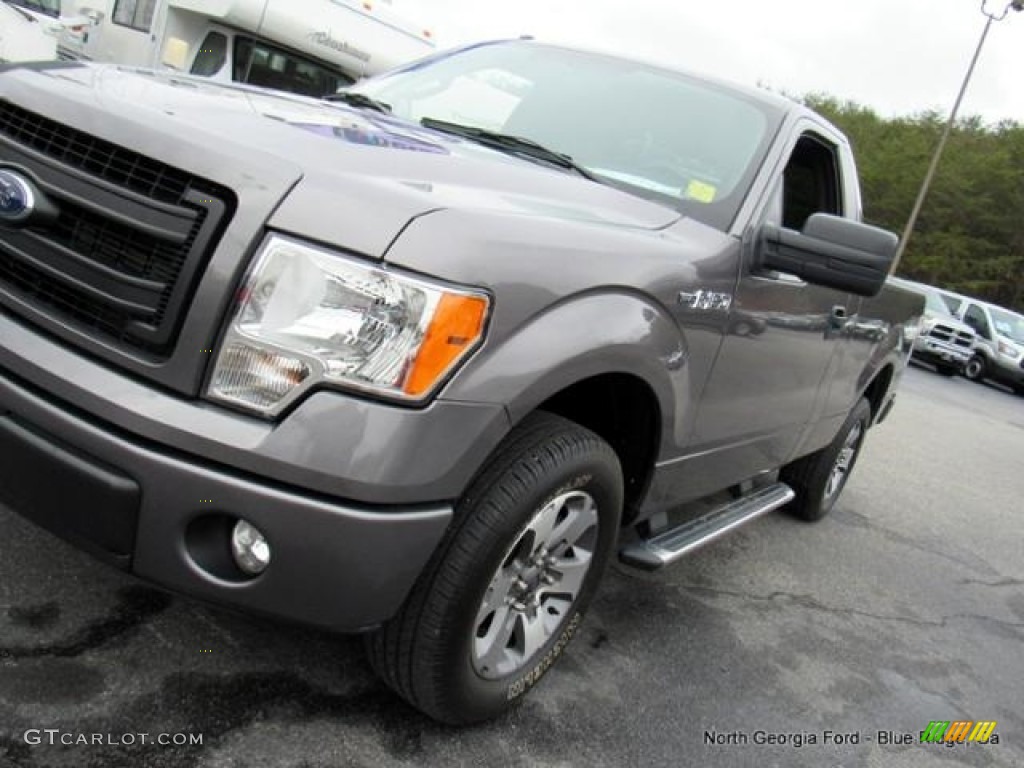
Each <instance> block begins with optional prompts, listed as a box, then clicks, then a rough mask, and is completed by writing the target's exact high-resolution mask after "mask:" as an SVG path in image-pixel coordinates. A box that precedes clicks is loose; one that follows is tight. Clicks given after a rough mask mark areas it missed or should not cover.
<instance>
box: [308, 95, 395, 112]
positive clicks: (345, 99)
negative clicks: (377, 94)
mask: <svg viewBox="0 0 1024 768" xmlns="http://www.w3.org/2000/svg"><path fill="white" fill-rule="evenodd" d="M324 101H340V102H342V103H343V104H348V105H349V106H350V107H359V108H360V109H372V110H373V111H374V112H382V113H384V114H385V115H389V114H391V105H390V104H385V103H384V102H383V101H377V100H376V99H373V98H370V97H369V96H367V95H366V94H365V93H355V92H353V91H338V92H337V93H332V94H329V95H327V96H324Z"/></svg>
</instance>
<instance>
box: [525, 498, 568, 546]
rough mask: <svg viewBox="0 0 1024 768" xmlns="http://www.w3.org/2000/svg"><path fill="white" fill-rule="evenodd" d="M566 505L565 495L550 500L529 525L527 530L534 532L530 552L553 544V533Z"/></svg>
mask: <svg viewBox="0 0 1024 768" xmlns="http://www.w3.org/2000/svg"><path fill="white" fill-rule="evenodd" d="M564 505H565V497H562V496H560V497H558V498H557V499H554V500H553V501H551V502H549V503H548V504H547V506H545V507H544V508H543V509H542V510H541V511H540V512H539V513H538V514H537V515H536V517H534V518H533V520H532V521H531V522H530V524H529V525H528V526H527V530H528V531H531V532H532V533H533V546H532V548H531V551H530V554H533V553H535V552H537V550H539V549H541V547H544V548H545V549H546V548H547V547H549V546H550V545H551V541H552V534H553V532H554V530H555V525H556V524H557V522H558V517H559V514H560V513H561V511H562V508H563V507H564Z"/></svg>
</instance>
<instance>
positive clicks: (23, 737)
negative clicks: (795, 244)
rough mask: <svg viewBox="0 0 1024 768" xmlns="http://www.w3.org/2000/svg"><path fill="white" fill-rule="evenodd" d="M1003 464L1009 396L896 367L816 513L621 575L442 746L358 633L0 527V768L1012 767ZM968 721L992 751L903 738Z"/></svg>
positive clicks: (1008, 502) (1018, 632)
mask: <svg viewBox="0 0 1024 768" xmlns="http://www.w3.org/2000/svg"><path fill="white" fill-rule="evenodd" d="M1022 449H1024V398H1021V397H1017V396H1014V395H1013V394H1011V393H1009V392H1008V391H1005V390H1002V389H999V388H996V387H993V386H979V385H976V384H972V383H970V382H967V381H966V380H964V379H946V378H942V377H940V376H937V375H936V374H934V373H932V372H931V371H929V370H925V369H916V368H912V369H911V370H909V371H908V374H907V377H906V379H905V381H904V385H903V387H902V390H901V395H900V398H899V400H898V402H897V405H896V408H895V410H894V411H893V413H892V415H891V417H890V419H889V421H888V422H886V423H885V424H884V425H882V426H881V427H879V428H878V429H876V430H873V431H872V432H871V433H870V434H869V438H868V443H867V445H866V447H865V453H864V454H863V456H862V458H861V461H860V464H859V466H858V467H857V471H856V473H855V475H854V477H853V478H852V480H851V482H850V484H849V485H848V487H847V489H846V492H845V494H844V496H843V498H842V499H841V501H840V503H839V506H838V509H837V510H836V511H835V512H834V513H833V514H832V515H831V516H830V517H829V518H827V519H826V520H824V521H823V522H821V523H818V524H810V525H809V524H806V523H800V522H798V521H796V520H793V519H791V518H789V517H787V516H786V515H784V514H775V515H770V516H768V517H765V518H762V519H760V520H757V521H756V522H754V523H752V524H750V525H748V526H746V527H745V528H743V529H741V530H740V531H738V532H736V533H734V534H732V535H731V536H730V537H727V538H725V539H723V540H721V541H719V542H716V543H714V544H712V545H710V546H708V547H706V548H705V549H703V550H700V551H699V552H697V553H696V554H694V555H692V556H691V557H689V558H688V559H687V560H685V561H684V562H682V563H681V564H679V565H677V566H675V567H673V568H671V569H669V570H666V571H663V572H660V573H656V574H642V573H637V572H635V571H631V570H629V569H625V568H622V567H620V566H616V567H615V568H614V569H613V570H612V571H611V572H610V573H609V574H608V577H607V578H606V580H605V583H604V585H603V588H602V591H601V593H600V595H599V597H598V599H597V601H596V604H595V606H594V607H593V609H592V610H591V612H590V614H589V616H588V617H587V620H586V622H585V624H584V627H583V629H582V630H581V632H580V634H579V635H578V637H577V639H576V641H575V642H574V643H573V645H572V646H571V647H570V649H569V651H568V652H567V654H566V655H565V656H563V658H562V660H561V661H560V662H559V663H558V665H556V666H555V668H554V669H553V670H552V671H551V672H550V673H549V675H548V676H547V678H546V679H545V680H544V682H542V683H541V684H540V685H539V686H538V687H537V688H536V689H535V690H534V691H533V692H532V693H531V695H530V696H529V697H527V700H526V702H525V704H524V705H523V706H522V707H521V708H520V709H518V710H517V711H516V712H515V713H513V714H512V715H510V716H508V717H506V718H504V719H502V720H499V721H497V722H494V723H490V724H487V725H484V726H480V727H476V728H471V729H462V730H458V729H451V728H444V727H441V726H438V725H436V724H434V723H432V722H431V721H429V720H427V719H425V718H424V717H422V716H420V715H419V714H417V713H416V712H415V711H414V710H412V709H411V708H409V707H407V706H405V705H404V704H403V703H401V702H400V701H399V700H398V699H396V698H395V697H393V696H392V695H391V694H389V693H388V692H387V690H386V689H385V688H384V687H383V686H382V685H380V684H379V683H377V682H376V680H375V679H374V678H373V676H372V675H371V673H370V671H369V669H368V667H367V665H366V664H365V662H364V660H363V657H362V651H361V644H360V642H359V640H358V639H355V638H338V637H334V636H331V635H329V634H325V633H321V632H316V631H310V630H307V629H302V628H297V627H293V626H288V625H281V624H277V623H273V622H269V621H265V620H260V619H254V618H249V617H245V616H239V615H235V614H231V613H227V612H222V611H219V610H216V609H213V608H209V607H205V606H200V605H197V604H195V603H192V602H189V601H187V600H183V599H179V598H174V597H170V596H167V595H166V594H164V593H163V592H160V591H158V590H155V589H152V588H150V587H148V586H146V585H144V584H142V583H140V582H138V581H137V580H135V579H133V578H131V577H129V576H126V575H124V574H121V573H119V572H117V571H114V570H111V569H109V568H107V567H106V566H104V565H101V564H99V563H97V562H95V561H93V560H92V559H91V558H89V557H88V556H87V555H84V554H82V553H80V552H78V551H76V550H74V549H73V548H71V547H70V546H68V545H66V544H64V543H63V542H60V541H59V540H57V539H55V538H53V537H52V536H50V535H49V534H47V533H44V532H42V531H40V530H38V529H36V528H34V527H33V526H32V525H30V524H29V523H27V522H25V521H23V520H22V519H21V518H19V517H17V516H15V515H14V514H12V513H11V512H9V511H7V510H5V509H3V508H0V766H2V768H8V766H18V767H19V768H20V767H25V768H28V767H32V768H40V767H42V766H47V767H49V766H54V767H56V766H74V767H75V768H99V767H100V766H103V767H106V766H111V767H112V768H121V767H123V768H141V767H143V766H157V767H159V768H186V767H188V768H192V767H193V766H195V767H197V768H215V767H217V768H219V767H223V768H229V767H230V768H236V767H237V768H243V767H244V768H257V767H259V766H287V767H289V768H300V767H307V766H324V767H325V768H326V767H330V768H335V767H337V768H341V767H342V766H346V767H348V766H457V765H467V766H587V768H596V767H598V766H616V767H618V766H626V765H630V766H636V767H637V768H639V767H640V766H644V767H646V766H718V765H722V766H747V765H749V766H787V767H788V766H814V768H819V767H820V766H879V767H881V766H885V767H886V768H889V766H896V767H897V768H899V767H901V766H931V765H938V766H954V765H969V766H983V765H984V766H989V765H994V766H1020V765H1024V685H1022V682H1024V651H1022V648H1024V645H1022V640H1024V558H1022V554H1024V546H1022V542H1024V535H1022V531H1024V524H1022V519H1021V518H1022V515H1024V504H1022V502H1021V497H1022V495H1024V494H1022V492H1024V462H1022V460H1021V457H1022V455H1024V450H1022ZM0 460H2V457H0ZM965 720H966V721H974V722H981V721H985V722H991V721H995V723H996V725H995V726H994V730H993V733H994V734H995V735H994V736H993V737H992V739H991V740H990V742H989V743H987V744H969V743H964V744H954V745H952V746H944V745H940V744H922V743H920V734H921V732H922V731H923V730H926V729H927V728H928V726H929V724H930V723H931V722H933V721H939V722H944V721H950V722H953V721H965ZM199 740H201V744H199V743H195V742H196V741H199ZM161 742H163V743H161ZM182 742H184V743H182ZM903 742H909V743H903Z"/></svg>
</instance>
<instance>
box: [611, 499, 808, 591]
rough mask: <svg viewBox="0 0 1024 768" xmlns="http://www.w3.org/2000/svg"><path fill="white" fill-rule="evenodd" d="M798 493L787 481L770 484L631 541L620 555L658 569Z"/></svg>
mask: <svg viewBox="0 0 1024 768" xmlns="http://www.w3.org/2000/svg"><path fill="white" fill-rule="evenodd" d="M795 496H796V494H795V493H794V492H793V489H792V488H790V487H789V486H788V485H786V484H785V483H775V484H773V485H769V486H766V487H765V488H761V489H759V490H757V491H754V492H753V493H750V494H748V495H746V496H743V497H742V498H739V499H736V500H735V501H733V502H731V503H729V504H726V505H725V506H723V507H719V508H718V509H716V510H713V511H711V512H708V513H707V514H705V515H701V516H700V517H698V518H695V519H693V520H688V521H687V522H685V523H683V524H682V525H680V526H678V527H676V528H671V529H669V530H667V531H665V532H664V533H659V534H658V535H657V536H653V537H651V538H650V539H642V540H640V541H634V542H632V543H630V544H627V545H626V546H625V547H623V548H622V549H621V550H620V551H619V559H620V560H621V561H622V562H623V563H625V564H626V565H631V566H634V567H636V568H642V569H643V570H645V571H656V570H658V569H659V568H664V567H665V566H666V565H671V564H672V563H674V562H675V561H677V560H679V559H680V558H681V557H683V556H684V555H686V554H689V553H690V552H692V551H693V550H695V549H697V548H698V547H701V546H703V545H705V544H707V543H708V542H710V541H714V540H715V539H717V538H718V537H719V536H722V535H724V534H726V533H728V532H729V531H731V530H733V529H734V528H738V527H739V526H741V525H743V524H744V523H748V522H750V521H751V520H753V519H754V518H756V517H760V516H761V515H765V514H767V513H769V512H772V511H774V510H776V509H778V508H779V507H781V506H784V505H786V504H788V503H789V502H791V501H792V500H793V498H794V497H795Z"/></svg>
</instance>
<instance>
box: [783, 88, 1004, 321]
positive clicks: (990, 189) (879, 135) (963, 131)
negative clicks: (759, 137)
mask: <svg viewBox="0 0 1024 768" xmlns="http://www.w3.org/2000/svg"><path fill="white" fill-rule="evenodd" d="M803 101H804V103H806V104H807V105H808V106H809V107H811V108H812V109H814V110H816V111H817V112H819V113H820V114H822V115H824V116H825V117H827V118H828V119H829V120H831V121H832V122H834V123H835V124H836V125H837V126H838V127H839V128H840V129H841V130H842V131H843V132H844V133H846V135H847V136H848V137H849V138H850V141H851V143H852V144H853V148H854V152H855V153H856V157H857V164H858V168H859V170H860V178H861V187H862V191H863V197H864V216H865V219H866V220H867V221H869V222H870V223H873V224H876V225H878V226H881V227H885V228H886V229H890V230H893V231H895V232H898V233H901V232H902V231H903V227H904V226H905V225H906V221H907V218H908V216H909V215H910V211H911V208H912V207H913V205H914V199H915V198H916V196H917V192H918V190H919V188H920V186H921V181H922V180H923V179H924V175H925V172H926V171H927V168H928V163H929V161H930V160H931V157H932V153H933V152H934V151H935V147H936V145H937V144H938V141H939V137H940V136H941V135H942V131H943V129H944V128H945V123H946V119H947V118H946V116H945V115H942V114H940V113H938V112H925V113H922V114H918V115H914V116H910V117H896V118H882V117H879V116H878V115H877V114H876V113H875V112H874V111H873V110H871V109H869V108H867V107H864V106H861V105H859V104H855V103H852V102H840V101H838V100H836V99H834V98H832V97H830V96H824V95H810V96H806V97H804V99H803ZM898 273H899V274H900V275H902V276H903V277H907V278H910V279H913V280H919V281H920V282H923V283H929V284H931V285H936V286H939V287H941V288H947V289H949V290H953V291H956V292H958V293H964V294H967V295H969V296H976V297H978V298H982V299H986V300H988V301H991V302H992V303H994V304H1000V305H1002V306H1005V307H1009V308H1012V309H1015V310H1016V311H1018V312H1024V126H1022V125H1021V124H1019V123H1016V122H1013V121H1006V122H1002V123H998V124H996V125H994V126H993V125H987V124H985V123H984V121H982V120H981V119H980V118H978V117H967V118H963V119H960V120H958V121H957V123H956V125H955V126H954V129H953V133H952V135H951V136H950V140H949V144H947V145H946V149H945V152H944V154H943V156H942V161H941V163H940V164H939V168H938V173H937V174H936V176H935V180H934V182H933V183H932V186H931V190H930V192H929V193H928V197H927V199H926V200H925V204H924V208H923V209H922V210H921V216H920V218H919V219H918V221H917V225H916V227H915V229H914V233H913V235H912V236H911V238H910V241H909V243H908V245H907V250H906V253H905V254H904V256H903V261H902V262H901V263H900V266H899V269H898Z"/></svg>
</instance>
